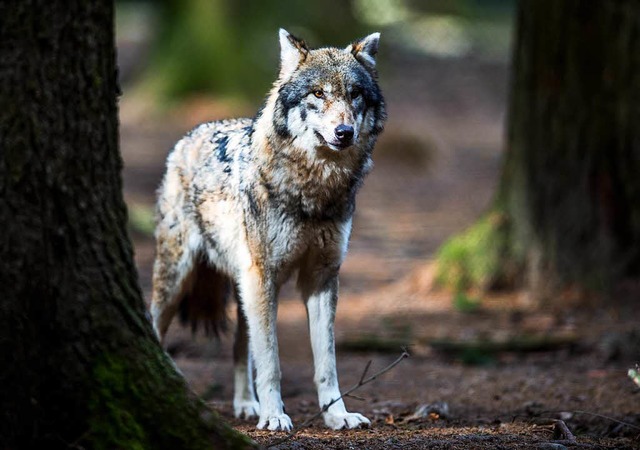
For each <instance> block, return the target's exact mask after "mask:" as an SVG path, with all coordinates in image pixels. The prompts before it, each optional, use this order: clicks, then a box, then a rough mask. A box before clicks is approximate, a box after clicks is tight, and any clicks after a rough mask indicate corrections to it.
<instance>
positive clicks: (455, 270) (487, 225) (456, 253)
mask: <svg viewBox="0 0 640 450" xmlns="http://www.w3.org/2000/svg"><path fill="white" fill-rule="evenodd" d="M507 231H508V230H507V223H506V220H505V218H504V216H503V215H502V214H501V213H499V212H491V213H489V214H487V215H485V216H484V217H482V218H481V219H480V220H479V221H478V222H477V223H476V224H474V225H473V226H472V227H471V228H469V229H468V230H467V231H465V232H463V233H462V234H460V235H457V236H454V237H453V238H451V239H449V240H448V241H447V242H445V244H444V245H443V246H442V247H441V248H440V250H439V251H438V255H437V257H436V259H437V272H436V284H437V285H439V286H441V287H446V288H450V289H452V290H454V291H455V292H463V291H467V290H470V289H481V290H483V289H487V288H489V287H491V286H492V285H494V284H496V283H498V282H501V281H503V280H504V279H505V277H506V273H505V262H504V257H505V256H506V254H507V252H506V250H507ZM458 300H460V305H461V306H462V307H463V308H464V307H465V305H463V303H464V302H463V300H464V299H463V298H462V297H460V298H459V299H458Z"/></svg>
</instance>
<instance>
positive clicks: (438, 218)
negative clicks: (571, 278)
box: [117, 0, 515, 291]
mask: <svg viewBox="0 0 640 450" xmlns="http://www.w3.org/2000/svg"><path fill="white" fill-rule="evenodd" d="M514 9H515V2H514V1H486V0H485V1H480V0H456V1H429V2H422V1H407V0H352V1H334V2H330V1H329V2H326V1H306V2H298V1H294V0H288V1H247V0H243V1H223V0H190V1H186V2H183V1H171V0H167V1H157V2H153V1H147V2H128V1H121V2H119V3H118V9H117V39H118V61H119V65H120V76H121V80H122V84H123V92H124V94H123V96H122V97H121V101H120V107H121V121H122V123H121V127H122V128H121V132H122V151H123V154H124V158H125V161H126V171H125V187H126V198H127V201H128V203H129V205H130V208H131V216H132V225H133V226H134V228H135V229H136V230H137V231H140V232H141V233H140V234H139V235H137V236H138V237H139V238H141V239H142V238H144V237H145V236H146V235H148V234H149V233H150V232H151V230H152V227H153V223H152V211H151V210H152V207H153V203H154V200H155V198H154V195H155V189H156V188H157V186H158V185H159V182H160V179H161V174H162V170H163V166H164V161H165V158H166V155H167V153H168V151H169V150H170V149H171V147H172V145H173V143H174V142H175V141H176V140H177V139H178V138H179V137H180V136H181V135H182V134H183V133H185V132H186V131H188V130H189V129H190V128H191V127H193V126H194V125H195V124H197V123H201V122H205V121H210V120H216V119H220V118H224V117H234V116H253V115H254V114H255V111H256V110H257V108H258V106H259V104H260V103H261V101H262V100H263V98H264V97H265V95H266V93H267V91H268V90H269V87H270V85H271V83H272V82H273V81H274V79H275V77H276V75H277V70H278V64H279V61H278V58H279V46H278V38H277V36H278V35H277V32H278V28H280V27H284V28H286V29H287V30H289V31H290V32H292V33H294V34H296V35H297V36H300V37H302V38H304V39H305V40H306V41H307V42H308V43H309V45H311V46H313V47H321V46H327V45H332V46H340V47H344V46H346V45H348V43H350V42H351V41H353V40H355V39H356V38H358V37H362V36H365V35H367V34H369V33H371V32H374V31H380V32H381V33H382V39H381V49H380V52H379V63H378V64H379V72H380V84H381V85H382V89H383V92H384V94H385V98H386V101H387V105H388V113H389V122H388V126H387V128H386V131H385V133H384V135H383V137H382V138H381V141H380V143H379V145H378V146H377V148H376V155H375V162H376V169H375V171H374V172H373V174H372V175H371V176H370V179H369V180H368V181H367V183H366V185H365V186H366V187H365V189H364V191H363V192H362V195H361V196H360V197H359V206H358V212H357V215H356V221H355V226H354V236H353V242H352V247H351V253H350V257H349V259H348V263H347V267H346V268H345V269H346V270H345V271H344V272H343V275H344V276H343V281H342V283H343V284H342V287H343V289H347V290H350V289H354V290H358V289H362V288H364V287H365V286H367V287H371V286H372V285H371V283H374V285H377V284H378V283H388V282H389V281H392V280H397V279H398V278H399V277H401V276H402V275H403V274H406V273H407V271H408V270H409V269H410V268H411V267H412V266H413V265H414V264H415V263H416V262H419V261H422V262H423V261H424V259H425V258H428V257H429V256H430V255H432V254H433V252H434V251H435V250H436V248H437V247H438V245H439V244H440V243H441V242H442V241H443V240H444V239H445V238H446V237H447V236H448V235H450V234H452V233H454V232H456V231H459V230H460V229H461V228H463V227H464V226H466V225H468V224H469V223H471V221H472V220H473V219H474V218H475V217H476V216H477V214H478V213H479V212H480V211H482V210H483V208H484V207H485V206H486V205H487V202H488V201H489V199H490V197H491V193H492V188H493V185H494V183H495V181H496V179H497V171H498V166H499V155H500V150H501V148H500V147H501V139H502V135H503V123H504V119H505V106H506V92H507V80H508V69H509V61H510V48H511V39H512V28H513V20H514V19H513V15H514ZM138 257H139V264H140V267H141V269H142V272H141V279H142V284H143V286H144V288H145V290H146V291H148V288H149V277H148V273H149V267H150V263H151V258H152V251H151V250H149V251H147V248H146V246H145V247H140V246H139V247H138Z"/></svg>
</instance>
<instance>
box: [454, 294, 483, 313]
mask: <svg viewBox="0 0 640 450" xmlns="http://www.w3.org/2000/svg"><path fill="white" fill-rule="evenodd" d="M480 304H481V300H480V299H479V298H473V297H469V296H468V295H467V294H465V293H464V292H456V294H455V296H454V297H453V307H454V308H455V309H457V310H458V311H460V312H463V313H472V312H475V311H477V310H478V309H479V308H480Z"/></svg>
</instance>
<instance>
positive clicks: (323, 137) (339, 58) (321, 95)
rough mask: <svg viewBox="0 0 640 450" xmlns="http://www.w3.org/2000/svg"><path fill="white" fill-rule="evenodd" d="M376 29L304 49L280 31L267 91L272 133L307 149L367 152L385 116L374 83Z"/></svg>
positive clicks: (299, 43)
mask: <svg viewBox="0 0 640 450" xmlns="http://www.w3.org/2000/svg"><path fill="white" fill-rule="evenodd" d="M379 39H380V34H379V33H373V34H371V35H369V36H367V37H365V38H364V39H361V40H359V41H356V42H354V43H352V44H350V45H349V46H347V47H346V48H344V49H338V48H320V49H315V50H312V49H309V48H308V47H307V45H306V44H305V42H304V41H302V40H300V39H298V38H296V37H294V36H293V35H291V34H290V33H288V32H287V31H285V30H282V29H281V30H280V74H279V77H278V80H277V81H276V83H275V86H274V90H273V91H272V94H271V97H270V102H271V103H272V107H273V110H272V111H273V112H272V118H271V119H272V120H273V129H274V131H275V137H276V138H277V139H279V140H280V141H283V142H286V143H290V144H291V145H293V146H294V147H296V148H299V149H301V150H303V151H305V152H307V153H314V152H318V151H325V152H327V151H329V152H345V151H349V150H352V151H358V150H360V151H362V150H364V151H367V152H370V150H371V149H372V147H373V144H374V143H375V140H376V137H377V135H378V134H379V133H380V132H381V131H382V127H383V124H384V120H385V118H386V115H385V108H384V99H383V98H382V94H381V92H380V88H379V87H378V83H377V73H376V53H377V51H378V41H379Z"/></svg>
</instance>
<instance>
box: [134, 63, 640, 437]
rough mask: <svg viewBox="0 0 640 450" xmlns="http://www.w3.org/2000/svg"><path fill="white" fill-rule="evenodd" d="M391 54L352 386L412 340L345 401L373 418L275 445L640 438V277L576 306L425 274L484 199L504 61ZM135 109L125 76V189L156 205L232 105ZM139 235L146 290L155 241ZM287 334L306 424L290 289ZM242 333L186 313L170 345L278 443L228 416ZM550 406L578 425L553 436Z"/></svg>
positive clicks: (292, 392) (344, 284) (343, 322)
mask: <svg viewBox="0 0 640 450" xmlns="http://www.w3.org/2000/svg"><path fill="white" fill-rule="evenodd" d="M398 58H399V59H398V60H394V61H390V62H388V66H387V69H386V73H388V75H386V74H385V67H382V69H381V73H382V77H383V78H382V80H383V82H382V84H383V88H384V90H385V93H386V98H387V100H388V104H389V115H390V121H389V126H388V127H387V131H386V132H385V135H384V137H383V139H382V140H381V142H380V145H379V147H378V149H377V150H376V156H375V160H376V168H375V169H374V171H373V173H372V174H371V175H370V177H369V178H368V179H367V181H366V183H365V186H364V188H363V189H362V191H361V194H360V195H359V198H358V205H357V212H356V216H355V220H354V231H353V237H352V242H351V245H350V251H349V253H348V256H347V260H346V262H345V264H344V266H343V269H342V272H341V288H340V291H341V295H340V301H339V307H338V313H337V317H338V318H337V325H336V333H337V344H338V351H337V353H338V370H339V375H340V382H341V386H342V388H343V390H344V389H347V388H349V387H350V386H352V385H354V384H355V383H357V382H358V380H359V379H360V377H361V375H362V372H363V370H364V368H365V366H366V365H367V363H368V361H371V368H370V370H369V373H374V372H375V371H377V370H379V369H381V368H382V367H384V366H385V365H387V364H389V363H390V362H392V361H393V360H394V359H395V358H397V357H398V355H400V353H401V347H402V346H403V345H404V346H407V348H408V350H409V352H410V353H411V356H410V357H409V358H408V359H406V360H403V361H402V362H401V363H400V364H399V365H398V366H397V367H396V368H394V369H393V370H392V371H390V372H388V373H386V374H385V375H383V376H381V377H380V378H379V379H377V380H375V381H374V382H372V383H370V384H368V385H366V386H363V387H362V388H361V389H359V390H358V391H357V392H355V393H354V394H356V395H357V396H358V397H359V398H357V399H356V398H348V399H347V400H346V403H347V405H348V407H349V408H350V409H352V410H355V411H359V412H361V413H363V414H365V415H366V416H367V417H369V418H370V419H371V420H372V426H371V428H369V429H363V430H350V431H330V430H328V429H326V428H324V427H323V424H322V421H321V419H317V420H316V421H314V422H313V424H312V425H311V426H310V427H309V428H306V429H304V430H300V431H299V432H298V433H297V434H296V435H295V436H294V437H293V438H292V439H290V440H289V441H287V442H285V443H283V444H280V445H279V446H277V448H283V449H284V448H292V449H325V448H328V449H361V448H362V449H426V448H429V449H431V448H433V449H436V448H443V449H445V448H447V449H449V448H455V449H463V448H465V449H466V448H480V449H490V448H491V449H495V448H538V449H562V448H565V447H566V448H574V447H576V448H611V449H613V448H616V449H627V448H628V449H630V448H640V440H639V439H640V388H638V387H637V386H635V385H634V384H633V383H632V382H631V380H630V379H629V378H628V376H627V371H628V369H630V368H632V367H634V365H635V364H636V363H638V362H640V350H639V349H640V332H639V331H638V317H640V314H639V313H640V311H639V309H640V308H639V306H640V305H638V303H639V302H637V296H638V293H640V286H639V285H638V284H635V285H634V284H633V283H629V285H628V286H626V287H624V288H622V289H621V290H620V291H619V292H618V293H617V294H616V295H615V296H614V298H612V299H610V300H609V301H607V302H594V301H592V302H589V303H587V304H584V302H583V303H582V304H580V305H576V304H575V303H573V302H571V301H570V300H571V299H570V297H571V296H570V295H569V296H568V298H567V299H564V298H562V299H559V300H558V302H557V306H555V307H554V308H546V309H544V308H534V307H533V306H532V305H531V302H530V301H529V298H528V296H527V294H526V293H504V294H500V295H495V296H492V297H489V298H484V299H483V301H482V303H481V305H480V307H479V308H478V309H476V310H474V311H470V312H464V311H463V310H462V309H461V308H456V307H454V306H453V302H452V299H451V296H450V295H449V294H447V293H446V292H439V291H437V290H435V289H433V288H432V285H431V280H432V278H433V268H432V265H431V261H432V259H433V257H434V253H435V251H436V250H437V248H438V246H439V245H440V244H441V243H442V242H443V241H444V240H445V239H446V238H447V237H448V236H450V235H452V234H453V233H456V232H458V231H461V230H462V229H464V228H465V227H466V226H468V225H469V224H471V223H472V222H473V221H474V219H476V218H477V217H478V215H479V214H480V213H481V212H482V211H483V210H484V209H485V208H486V206H487V205H488V203H489V201H490V199H491V196H492V193H493V190H494V187H495V184H496V182H497V179H498V174H499V169H500V156H501V147H502V144H501V141H502V134H503V121H504V114H505V106H504V105H505V104H506V85H507V78H508V74H507V70H506V64H504V63H490V62H480V61H475V60H468V61H462V62H461V61H449V60H428V61H426V60H425V61H423V62H422V63H408V62H407V61H403V60H401V58H400V57H398ZM396 65H402V67H403V68H404V69H403V70H402V71H399V70H393V67H395V66H396ZM141 111H144V109H141V108H139V107H138V105H136V104H135V101H132V100H130V99H128V98H127V91H126V89H125V95H124V97H123V99H122V101H121V117H122V125H121V134H122V152H123V157H124V161H125V172H124V178H125V195H126V198H127V201H128V202H129V203H130V205H138V206H140V205H141V206H143V207H149V206H152V205H153V202H154V196H155V195H154V191H155V189H156V188H157V186H158V184H159V182H160V179H161V176H162V172H163V167H164V158H165V157H166V154H167V152H168V151H169V150H170V148H171V146H172V144H173V142H175V140H176V139H178V138H179V137H180V135H181V134H183V133H184V132H185V131H187V130H188V129H189V127H190V125H191V124H192V123H195V122H197V121H202V120H208V119H214V118H217V117H220V116H223V115H225V114H226V113H227V112H228V111H227V110H225V108H220V107H219V106H218V105H216V104H215V103H214V104H209V103H207V102H206V101H202V102H196V103H194V104H192V105H191V106H189V107H185V108H183V109H182V110H180V111H178V112H176V113H172V114H169V115H165V116H163V119H162V120H160V121H158V120H151V119H149V118H148V117H145V114H144V112H141ZM133 236H134V239H135V245H136V260H137V264H138V268H139V273H140V280H141V283H142V286H143V289H144V291H145V295H146V298H147V299H148V298H149V292H150V279H151V265H152V262H153V252H154V250H153V240H152V239H151V238H150V237H149V236H145V235H143V234H140V233H134V234H133ZM634 298H635V300H636V301H631V300H633V299H634ZM230 317H235V315H234V314H230ZM634 329H635V330H636V331H634ZM278 333H279V340H280V356H281V365H282V372H283V379H282V393H283V398H284V401H285V404H286V408H287V413H288V414H290V415H291V417H292V419H293V421H294V425H300V424H301V423H302V422H304V421H305V420H306V418H308V417H309V416H312V415H313V414H314V413H315V412H316V411H317V408H318V406H317V403H316V399H315V390H314V387H313V382H312V374H313V368H312V358H311V350H310V346H309V344H308V342H309V341H308V332H307V325H306V317H305V311H304V307H303V305H302V304H301V302H300V301H299V300H298V299H297V298H296V293H295V292H294V291H293V289H291V288H286V289H284V292H283V295H282V298H281V302H280V305H279V316H278ZM231 335H232V333H228V335H225V336H223V337H222V339H221V340H220V341H214V340H210V339H207V338H204V337H203V336H197V337H196V338H195V339H192V338H191V336H190V333H189V332H188V331H186V330H184V329H182V328H180V327H179V326H178V325H177V324H175V325H174V326H172V329H171V330H170V335H169V337H168V347H169V350H170V352H171V354H172V355H173V357H174V358H175V360H176V362H177V364H178V366H179V367H180V369H181V370H182V371H183V373H184V375H185V377H186V378H187V380H188V381H189V383H190V385H191V386H192V388H193V390H194V391H195V392H197V393H198V394H200V395H202V396H203V398H205V399H206V401H208V402H210V404H211V405H212V406H213V407H214V408H215V409H216V410H218V411H219V412H220V414H221V415H222V416H223V417H224V418H225V420H228V421H229V422H230V423H231V424H232V425H233V426H234V427H237V428H238V429H239V430H241V431H243V432H245V433H247V434H249V435H250V436H251V437H252V438H253V439H255V440H256V441H257V442H259V443H260V444H262V445H265V446H266V445H270V444H272V443H273V442H275V441H276V440H277V439H278V438H280V437H282V434H279V433H271V432H265V431H257V430H256V429H255V423H256V421H255V420H252V421H243V420H237V419H235V418H233V414H232V407H231V399H232V395H233V392H232V383H233V376H232V362H231V351H232V350H231V348H232V339H231ZM434 404H435V405H434ZM424 405H431V407H425V408H423V409H425V410H426V413H425V414H424V415H422V416H421V415H420V414H414V413H416V409H419V407H420V406H424ZM556 420H563V421H564V423H566V425H567V426H568V428H569V429H570V431H571V432H572V433H573V435H575V437H576V439H575V440H573V441H572V440H569V439H567V436H566V435H565V436H558V435H556V436H554V423H555V421H556Z"/></svg>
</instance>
